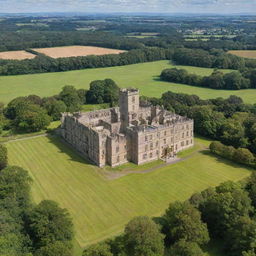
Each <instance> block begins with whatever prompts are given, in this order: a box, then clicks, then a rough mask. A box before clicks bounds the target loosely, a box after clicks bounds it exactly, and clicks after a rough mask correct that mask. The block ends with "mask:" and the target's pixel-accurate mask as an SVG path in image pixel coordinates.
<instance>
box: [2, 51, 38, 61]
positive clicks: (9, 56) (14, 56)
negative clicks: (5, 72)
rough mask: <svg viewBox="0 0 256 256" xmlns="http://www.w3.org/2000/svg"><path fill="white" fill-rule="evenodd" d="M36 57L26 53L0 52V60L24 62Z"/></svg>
mask: <svg viewBox="0 0 256 256" xmlns="http://www.w3.org/2000/svg"><path fill="white" fill-rule="evenodd" d="M35 57H36V56H35V55H34V54H32V53H30V52H26V51H8V52H0V59H4V60H25V59H34V58H35Z"/></svg>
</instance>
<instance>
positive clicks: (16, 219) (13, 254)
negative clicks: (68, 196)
mask: <svg viewBox="0 0 256 256" xmlns="http://www.w3.org/2000/svg"><path fill="white" fill-rule="evenodd" d="M32 182H33V181H32V179H31V177H30V176H29V174H28V172H27V171H26V170H24V169H23V168H21V167H19V166H11V165H8V155H7V149H6V147H5V146H4V145H3V144H0V215H1V218H0V241H1V242H0V255H8V256H32V255H34V256H53V255H54V256H72V255H73V253H72V249H73V245H72V239H73V237H74V232H73V224H72V220H71V217H70V215H69V213H68V211H67V210H66V209H62V208H60V207H59V206H58V204H57V203H56V202H54V201H49V200H44V201H41V202H40V203H39V204H34V203H33V202H32V200H31V195H30V189H31V184H32Z"/></svg>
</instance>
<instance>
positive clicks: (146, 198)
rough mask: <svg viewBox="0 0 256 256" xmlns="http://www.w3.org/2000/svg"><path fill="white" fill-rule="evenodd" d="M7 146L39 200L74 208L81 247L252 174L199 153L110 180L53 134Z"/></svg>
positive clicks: (14, 161)
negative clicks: (131, 222) (175, 203)
mask: <svg viewBox="0 0 256 256" xmlns="http://www.w3.org/2000/svg"><path fill="white" fill-rule="evenodd" d="M197 141H198V143H207V142H206V141H204V140H202V139H200V140H197ZM7 147H8V151H9V159H10V163H11V164H16V165H19V166H22V167H24V168H26V169H28V170H29V172H30V173H31V176H32V177H33V179H34V183H33V185H32V194H33V198H34V200H35V202H39V201H40V200H42V199H52V200H56V201H57V202H59V204H60V205H61V206H62V207H65V208H67V209H68V210H69V211H70V213H71V215H72V217H73V221H74V224H75V230H76V241H77V243H78V244H79V245H80V247H84V246H86V245H88V244H91V243H95V242H97V241H100V240H102V239H105V238H107V237H110V236H113V235H116V234H118V233H120V232H122V230H123V227H124V225H125V224H126V223H127V222H128V221H129V220H130V219H131V218H133V217H134V216H138V215H150V216H158V215H160V214H162V213H163V212H164V210H165V209H166V208H167V207H168V205H169V203H170V202H173V201H175V200H185V199H187V198H189V197H190V196H191V195H192V194H193V193H195V192H199V191H201V190H203V189H205V188H207V187H209V186H216V185H217V184H219V183H221V182H223V181H226V180H240V179H243V178H245V177H247V176H248V175H249V174H250V171H249V170H248V169H246V168H243V167H241V166H238V165H235V164H230V163H229V162H227V161H224V160H222V159H220V158H216V157H213V156H211V155H207V153H205V152H199V153H195V154H193V155H192V156H191V158H189V159H187V160H185V161H182V162H179V163H176V164H173V165H169V166H165V167H163V168H160V169H157V170H155V171H153V172H150V173H145V174H142V173H136V174H129V175H127V176H124V177H121V178H119V179H116V180H106V179H105V178H104V177H103V176H102V172H103V170H101V169H99V168H98V167H95V166H93V165H90V164H88V163H86V162H85V161H84V160H83V159H82V158H81V157H79V156H78V155H77V154H76V153H75V152H74V151H73V150H72V149H71V148H70V147H69V146H67V145H65V144H63V143H62V142H61V141H60V140H59V139H58V138H55V137H38V138H32V139H27V140H23V141H22V140H21V141H16V142H10V143H7Z"/></svg>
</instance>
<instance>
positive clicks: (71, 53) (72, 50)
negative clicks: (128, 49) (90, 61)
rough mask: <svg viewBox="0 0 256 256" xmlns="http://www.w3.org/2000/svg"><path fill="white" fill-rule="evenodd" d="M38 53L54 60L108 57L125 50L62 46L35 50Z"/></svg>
mask: <svg viewBox="0 0 256 256" xmlns="http://www.w3.org/2000/svg"><path fill="white" fill-rule="evenodd" d="M33 50H34V51H36V52H39V53H43V54H45V55H47V56H49V57H52V58H55V59H56V58H64V57H77V56H88V55H106V54H119V53H122V52H125V51H123V50H116V49H108V48H102V47H94V46H62V47H50V48H37V49H33Z"/></svg>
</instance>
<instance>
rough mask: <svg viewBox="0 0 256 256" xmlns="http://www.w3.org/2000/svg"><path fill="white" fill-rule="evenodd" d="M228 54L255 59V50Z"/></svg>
mask: <svg viewBox="0 0 256 256" xmlns="http://www.w3.org/2000/svg"><path fill="white" fill-rule="evenodd" d="M228 53H230V54H234V55H236V56H239V57H243V58H250V59H256V50H248V51H247V50H243V51H229V52H228Z"/></svg>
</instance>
